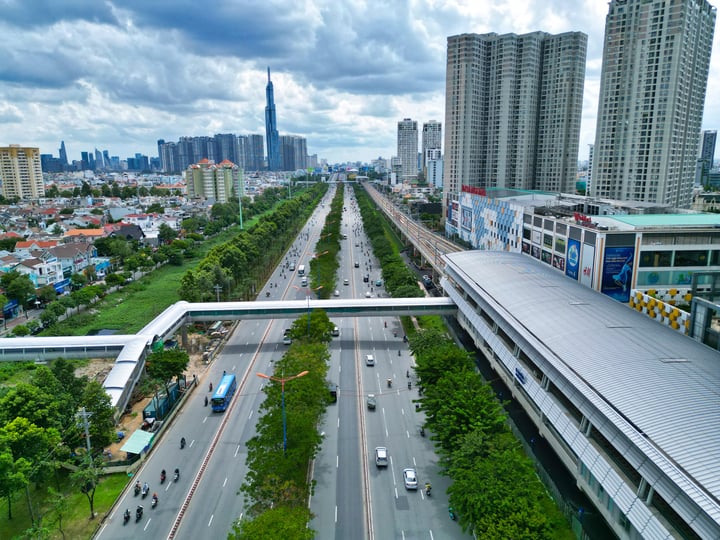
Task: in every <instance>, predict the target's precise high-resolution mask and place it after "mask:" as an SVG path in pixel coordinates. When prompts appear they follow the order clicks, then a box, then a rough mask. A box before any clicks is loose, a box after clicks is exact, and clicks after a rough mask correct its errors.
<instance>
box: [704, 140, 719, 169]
mask: <svg viewBox="0 0 720 540" xmlns="http://www.w3.org/2000/svg"><path fill="white" fill-rule="evenodd" d="M716 144H717V131H715V130H712V131H703V135H702V146H701V147H700V159H701V160H702V161H703V162H704V163H705V165H706V166H707V168H708V169H712V168H713V167H714V166H715V146H716Z"/></svg>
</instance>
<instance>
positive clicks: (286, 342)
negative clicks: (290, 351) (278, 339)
mask: <svg viewBox="0 0 720 540" xmlns="http://www.w3.org/2000/svg"><path fill="white" fill-rule="evenodd" d="M283 345H292V338H291V337H290V336H283Z"/></svg>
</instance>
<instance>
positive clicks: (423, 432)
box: [420, 426, 425, 437]
mask: <svg viewBox="0 0 720 540" xmlns="http://www.w3.org/2000/svg"><path fill="white" fill-rule="evenodd" d="M420 436H421V437H424V436H425V428H424V427H422V426H421V427H420Z"/></svg>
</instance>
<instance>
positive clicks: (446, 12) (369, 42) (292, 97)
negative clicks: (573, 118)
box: [0, 0, 720, 162]
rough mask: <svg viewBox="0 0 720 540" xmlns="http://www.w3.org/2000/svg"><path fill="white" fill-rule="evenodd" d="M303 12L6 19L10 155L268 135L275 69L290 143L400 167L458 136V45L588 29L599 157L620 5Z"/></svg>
mask: <svg viewBox="0 0 720 540" xmlns="http://www.w3.org/2000/svg"><path fill="white" fill-rule="evenodd" d="M711 3H712V2H711ZM291 6H292V5H291V4H289V3H286V2H284V1H278V2H275V3H273V4H267V5H266V4H257V5H248V6H238V5H236V4H235V3H232V2H218V3H217V5H216V6H215V8H214V9H213V10H207V9H205V8H204V7H203V6H201V5H197V4H195V3H192V2H189V1H188V2H182V1H181V2H180V3H178V2H173V3H169V2H162V1H160V2H154V3H153V4H152V6H151V7H148V6H147V5H146V3H140V2H139V1H136V0H129V1H127V2H123V3H122V4H119V3H118V4H117V5H115V4H113V3H112V2H107V3H94V2H90V1H89V0H74V1H70V2H63V3H62V4H57V5H56V4H55V3H53V4H50V5H46V3H44V2H37V1H28V2H22V3H15V4H12V5H9V6H6V8H5V9H4V16H3V19H4V20H3V32H2V34H1V35H2V38H0V39H2V40H3V45H4V48H5V50H6V56H5V66H4V68H3V70H2V71H0V119H1V120H2V122H3V127H4V137H3V140H2V141H0V144H20V145H23V146H37V147H39V148H40V152H41V153H52V154H53V155H58V145H59V143H60V141H61V140H64V141H65V144H66V148H67V153H68V158H69V159H70V160H73V159H78V157H79V154H80V151H82V150H85V151H92V150H93V149H94V148H99V149H109V150H110V153H111V154H112V155H119V156H122V157H125V156H132V155H134V154H135V153H138V152H139V153H142V154H146V155H148V156H154V155H155V154H156V152H157V150H156V141H157V140H158V139H166V140H177V139H178V138H179V137H180V136H183V135H185V134H193V135H198V136H200V135H208V136H211V135H213V134H214V133H228V132H230V133H248V134H249V133H264V108H265V105H266V102H265V83H266V80H267V73H266V69H267V66H268V65H270V66H272V69H273V83H274V94H275V101H276V103H278V104H280V105H281V106H280V109H279V117H278V119H277V122H278V125H279V126H280V127H281V128H282V129H281V130H280V131H282V132H283V133H287V134H296V135H300V136H303V137H305V138H306V139H307V140H308V142H309V144H310V147H309V148H308V152H309V153H312V154H318V156H319V157H324V158H327V159H328V160H329V161H330V162H343V161H348V160H353V161H354V160H361V161H370V160H371V159H374V158H377V157H378V156H382V157H384V158H390V157H391V156H393V155H394V153H395V150H396V136H397V122H398V121H400V120H402V119H403V118H413V119H417V121H418V122H419V123H423V122H426V121H428V120H430V119H435V120H437V121H439V122H441V123H442V124H446V123H447V122H446V119H445V118H444V113H445V111H444V97H445V96H444V94H445V57H446V52H447V48H446V43H447V38H448V37H449V36H451V35H458V34H462V33H487V32H496V33H498V34H504V33H515V34H518V35H521V34H525V33H528V32H534V31H543V32H548V33H552V34H557V33H562V32H568V31H578V32H583V33H585V34H587V35H588V55H587V68H586V78H585V85H584V98H583V117H582V124H581V134H580V141H579V156H578V158H579V159H580V160H584V159H586V158H587V153H588V145H589V144H591V143H593V142H594V138H595V118H596V115H597V110H598V96H599V85H600V69H601V61H602V48H603V36H604V25H605V16H606V15H607V2H604V1H598V0H585V1H583V2H573V3H568V2H566V1H564V0H555V1H550V2H545V3H538V2H532V1H530V0H526V1H519V2H514V3H509V2H508V3H505V4H497V3H492V2H487V1H465V2H457V3H454V4H453V5H444V4H443V5H440V4H438V3H435V2H430V1H422V0H420V1H419V2H416V3H414V4H412V6H411V5H410V4H404V3H400V2H398V3H393V4H392V5H391V6H387V5H384V7H383V8H382V9H380V7H379V6H376V5H374V2H372V1H369V2H367V3H365V4H363V6H362V7H358V6H356V5H354V4H351V3H349V2H348V3H347V4H345V3H336V2H329V0H328V1H325V0H307V1H306V2H305V3H304V4H303V6H302V7H301V8H298V7H297V6H296V7H291ZM278 13H283V14H284V15H283V16H282V17H279V16H278V15H277V14H278ZM308 15H312V16H310V17H308ZM358 22H362V32H361V31H360V30H359V29H358V27H357V23H358ZM237 28H244V29H246V31H243V32H237ZM339 28H342V29H343V31H342V32H338V29H339ZM248 29H249V30H248ZM719 51H720V45H719V44H718V32H715V37H714V40H713V53H714V54H713V55H712V57H711V66H710V80H709V82H708V95H707V99H706V104H705V114H704V118H703V122H702V129H703V130H712V129H717V128H718V125H720V93H718V92H713V91H712V89H713V88H717V87H720V52H719ZM699 137H700V133H698V138H699Z"/></svg>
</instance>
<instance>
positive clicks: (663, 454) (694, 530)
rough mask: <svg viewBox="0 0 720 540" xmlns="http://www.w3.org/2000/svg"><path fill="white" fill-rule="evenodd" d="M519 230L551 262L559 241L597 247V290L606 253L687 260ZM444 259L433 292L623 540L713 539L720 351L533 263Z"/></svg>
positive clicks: (719, 496) (719, 517)
mask: <svg viewBox="0 0 720 540" xmlns="http://www.w3.org/2000/svg"><path fill="white" fill-rule="evenodd" d="M533 217H540V216H533ZM515 224H516V225H519V224H522V225H523V227H520V228H519V230H518V232H520V231H524V230H526V228H525V227H524V225H526V224H527V225H529V226H530V227H528V228H527V230H530V231H535V230H536V228H537V230H539V231H542V232H541V240H542V239H543V238H544V235H545V234H547V235H549V236H550V237H551V238H552V239H553V241H552V242H551V243H550V244H549V245H547V246H546V245H545V244H544V242H541V245H540V246H539V247H540V249H541V250H547V251H549V252H551V253H552V254H553V255H554V256H560V255H561V254H564V256H565V257H567V252H568V249H567V244H566V246H565V249H564V250H563V249H555V248H556V241H557V239H558V238H565V240H566V242H569V241H570V240H575V241H577V243H578V245H579V246H580V247H581V250H580V251H581V252H582V248H583V247H584V246H586V245H587V246H591V247H593V248H594V249H593V250H592V252H593V253H592V257H590V256H588V259H587V260H585V262H587V263H588V266H589V267H590V268H591V272H592V273H591V275H590V277H591V278H593V279H592V281H591V282H592V283H593V284H595V285H598V286H599V287H601V286H602V279H597V280H595V279H594V278H595V277H596V276H597V274H596V270H604V268H605V265H606V264H607V263H606V261H605V258H606V257H605V254H606V253H608V249H615V248H619V247H622V248H626V249H628V250H632V251H631V253H632V254H633V257H634V258H635V259H637V258H639V259H640V261H643V260H644V259H643V255H644V254H646V253H650V252H651V251H653V249H654V250H655V251H663V252H668V253H670V260H671V261H672V260H674V259H675V258H676V257H678V256H679V255H678V254H679V253H680V252H684V251H690V249H689V244H682V243H680V244H675V243H671V242H667V243H666V244H664V245H663V249H662V250H660V248H659V247H654V245H653V244H648V243H646V242H643V238H644V237H645V235H644V234H643V233H644V231H643V232H642V233H641V232H639V231H635V232H625V231H622V232H620V233H619V234H620V235H625V236H627V237H628V240H627V241H625V243H627V242H628V241H629V240H631V239H632V238H633V237H634V238H635V239H636V240H637V239H638V235H640V236H639V240H640V241H639V242H637V243H632V244H630V245H622V243H623V242H621V241H620V240H617V241H615V242H614V241H610V240H609V238H608V237H607V236H605V233H606V232H605V231H602V233H600V231H598V232H597V233H595V235H594V240H591V238H590V237H591V236H592V235H591V233H593V232H595V231H592V230H586V229H585V228H583V227H577V228H578V229H581V230H580V231H579V232H580V237H579V238H575V237H574V235H575V234H576V233H575V232H573V231H572V229H573V228H576V227H574V226H570V225H569V224H567V223H565V224H564V225H565V228H564V229H561V228H559V227H557V225H563V224H562V223H559V222H558V220H556V219H553V220H551V221H550V222H549V223H546V221H545V219H544V218H542V219H540V220H539V222H535V220H534V219H531V220H530V221H529V223H525V221H524V220H519V221H517V222H515ZM546 225H547V228H546ZM550 225H552V228H551V227H550ZM586 235H587V236H586ZM519 236H521V235H520V234H519ZM600 236H604V238H603V239H602V242H600V241H599V240H600ZM620 238H621V239H622V238H624V236H621V237H620ZM519 240H520V241H521V242H524V241H525V240H526V239H525V238H524V237H522V239H520V238H519ZM593 241H594V242H595V243H594V244H593V243H592V242H593ZM533 245H534V244H533ZM694 247H695V248H696V250H695V251H697V250H699V248H700V246H697V245H696V246H694ZM707 252H708V256H712V250H711V249H710V248H707ZM598 259H599V260H598ZM444 261H445V263H446V265H445V271H446V275H445V277H444V278H443V279H442V281H441V284H442V287H443V289H444V290H445V292H446V294H447V295H448V296H449V297H450V298H451V299H452V300H453V301H454V303H455V304H456V305H457V307H458V314H457V319H458V321H459V323H460V325H461V326H462V327H463V328H464V329H465V330H466V331H467V332H468V334H469V335H470V336H471V337H472V339H473V340H474V343H475V346H476V347H477V348H478V350H479V351H481V352H482V353H483V354H484V356H485V357H486V358H487V360H488V362H489V363H490V365H491V367H492V368H493V370H494V371H495V372H496V373H497V374H498V376H499V377H500V378H501V379H502V380H503V381H504V382H505V384H506V385H507V386H508V388H510V389H511V391H512V394H513V398H514V399H515V400H517V402H518V403H519V404H520V405H521V406H522V407H523V408H524V410H525V411H526V413H527V414H528V416H529V417H530V419H531V421H532V422H533V423H534V424H535V426H536V428H537V430H538V432H539V434H540V436H541V437H543V438H544V439H545V440H546V441H547V442H548V444H549V445H550V446H551V447H552V448H553V450H554V451H555V453H556V454H557V455H558V456H559V458H560V460H561V461H562V462H563V463H564V465H565V466H566V467H567V469H568V470H569V471H570V472H571V473H572V474H573V475H574V477H575V480H576V483H577V485H578V487H579V488H580V489H581V490H582V491H583V492H584V493H585V494H586V495H587V496H588V497H589V498H590V499H591V500H592V501H593V503H594V504H595V506H596V508H597V509H598V511H599V512H600V513H601V514H602V515H603V517H604V518H605V520H606V521H607V522H608V524H609V525H610V526H611V528H612V529H613V530H614V532H615V533H616V534H617V535H618V537H620V538H623V539H636V538H651V539H656V538H657V539H659V538H662V539H669V538H698V539H699V538H720V473H719V471H720V469H719V468H718V464H720V414H718V412H719V411H720V393H719V392H718V388H720V353H718V352H717V351H715V350H713V349H711V348H709V347H707V346H705V345H703V344H701V343H699V342H697V341H695V340H693V339H690V338H689V337H686V336H684V335H682V334H679V333H678V332H676V331H674V330H672V329H671V328H669V327H667V326H663V325H661V324H657V323H656V322H654V321H653V320H651V319H649V318H648V317H647V316H644V315H643V314H641V313H638V312H637V311H636V310H633V309H628V307H627V306H624V305H622V304H621V303H619V302H617V301H614V300H613V299H612V298H611V295H609V294H607V293H606V294H598V292H596V291H594V290H592V289H593V288H595V287H590V286H584V284H583V283H581V282H580V280H579V279H577V278H571V279H567V278H568V277H571V276H568V275H567V274H566V272H565V271H564V270H565V269H564V268H563V269H561V268H558V267H557V266H556V265H553V264H552V261H550V262H547V261H545V260H543V259H542V257H540V258H537V257H533V256H530V257H528V256H527V255H524V254H522V253H508V252H502V251H477V250H475V251H466V252H459V253H452V254H446V255H445V256H444ZM653 262H657V259H655V260H653ZM580 264H581V266H580V268H582V267H583V266H582V265H583V257H582V256H581V260H580ZM634 266H635V271H636V272H637V271H639V269H640V268H647V267H643V266H642V264H640V265H637V264H636V265H634ZM657 266H658V265H657V264H656V267H657ZM642 271H645V270H642ZM663 271H665V272H667V273H668V274H667V275H668V276H669V275H670V274H671V273H672V272H673V271H672V270H669V269H666V270H663ZM599 275H600V276H602V275H603V274H602V273H599ZM634 279H636V280H637V279H638V277H637V274H636V275H635V277H634ZM603 292H604V291H603Z"/></svg>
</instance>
